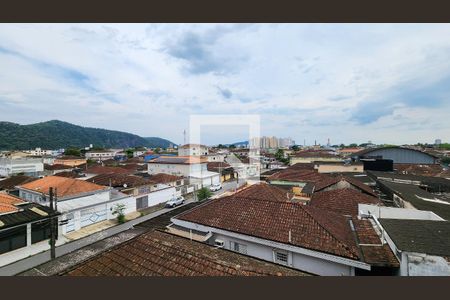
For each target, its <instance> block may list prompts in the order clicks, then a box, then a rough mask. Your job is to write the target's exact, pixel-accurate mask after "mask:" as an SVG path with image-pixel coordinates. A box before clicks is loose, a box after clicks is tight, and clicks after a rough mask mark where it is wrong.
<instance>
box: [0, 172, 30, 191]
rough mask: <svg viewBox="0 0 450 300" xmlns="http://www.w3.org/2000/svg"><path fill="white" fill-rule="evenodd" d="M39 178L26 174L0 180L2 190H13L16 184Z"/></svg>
mask: <svg viewBox="0 0 450 300" xmlns="http://www.w3.org/2000/svg"><path fill="white" fill-rule="evenodd" d="M37 179H38V178H35V177H30V176H25V175H15V176H12V177H10V178H7V179H4V180H0V190H12V189H14V188H15V186H17V185H20V184H25V183H27V182H31V181H34V180H37Z"/></svg>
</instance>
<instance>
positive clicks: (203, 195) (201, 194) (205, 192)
mask: <svg viewBox="0 0 450 300" xmlns="http://www.w3.org/2000/svg"><path fill="white" fill-rule="evenodd" d="M211 195H212V193H211V191H210V190H209V189H207V188H206V187H203V188H201V189H199V190H198V191H197V198H198V200H199V201H202V200H205V199H208V198H209V197H211Z"/></svg>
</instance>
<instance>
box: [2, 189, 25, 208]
mask: <svg viewBox="0 0 450 300" xmlns="http://www.w3.org/2000/svg"><path fill="white" fill-rule="evenodd" d="M22 203H26V202H25V201H23V200H22V199H20V198H17V197H14V196H11V195H8V194H4V193H0V213H10V212H16V211H19V209H18V208H17V207H16V205H17V204H22Z"/></svg>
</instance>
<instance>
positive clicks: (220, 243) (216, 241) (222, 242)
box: [214, 240, 225, 248]
mask: <svg viewBox="0 0 450 300" xmlns="http://www.w3.org/2000/svg"><path fill="white" fill-rule="evenodd" d="M224 245H225V243H224V241H222V240H215V241H214V246H216V247H217V248H223V246H224Z"/></svg>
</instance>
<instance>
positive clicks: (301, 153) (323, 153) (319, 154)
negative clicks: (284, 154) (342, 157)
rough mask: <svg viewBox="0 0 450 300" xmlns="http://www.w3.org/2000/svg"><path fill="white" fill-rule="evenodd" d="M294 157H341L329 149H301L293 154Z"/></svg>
mask: <svg viewBox="0 0 450 300" xmlns="http://www.w3.org/2000/svg"><path fill="white" fill-rule="evenodd" d="M291 156H293V157H306V158H309V157H326V158H332V157H335V158H339V156H337V155H334V154H331V153H329V152H327V151H299V152H294V153H292V154H291Z"/></svg>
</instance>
